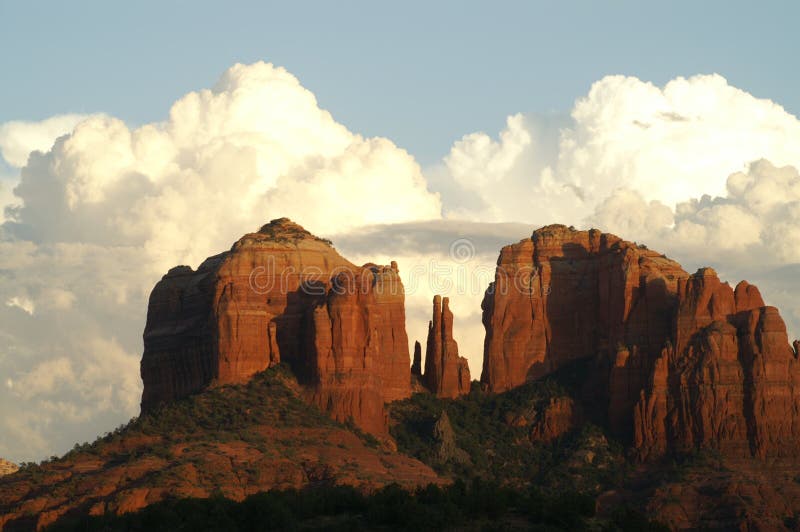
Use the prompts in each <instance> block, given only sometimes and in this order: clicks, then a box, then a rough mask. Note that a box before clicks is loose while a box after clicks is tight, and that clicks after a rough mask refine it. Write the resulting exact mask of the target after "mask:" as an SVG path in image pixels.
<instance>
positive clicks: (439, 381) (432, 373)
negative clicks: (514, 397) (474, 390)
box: [423, 295, 471, 398]
mask: <svg viewBox="0 0 800 532" xmlns="http://www.w3.org/2000/svg"><path fill="white" fill-rule="evenodd" d="M449 302H450V301H449V299H448V298H446V297H445V298H444V299H442V297H441V296H439V295H436V296H434V297H433V318H432V320H431V321H430V322H429V323H428V342H427V347H426V349H425V375H424V376H423V381H424V383H425V387H426V388H428V390H429V391H431V392H432V393H435V394H436V395H438V396H439V397H450V398H453V397H458V396H460V395H464V394H466V393H469V388H470V383H471V381H470V376H469V364H468V363H467V359H466V358H464V357H460V356H458V344H457V343H456V341H455V340H454V339H453V313H452V312H451V311H450V307H449Z"/></svg>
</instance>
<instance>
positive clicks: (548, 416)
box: [531, 397, 583, 442]
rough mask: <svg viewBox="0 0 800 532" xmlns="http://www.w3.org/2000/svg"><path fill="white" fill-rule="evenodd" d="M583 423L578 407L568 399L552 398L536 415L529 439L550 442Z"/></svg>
mask: <svg viewBox="0 0 800 532" xmlns="http://www.w3.org/2000/svg"><path fill="white" fill-rule="evenodd" d="M582 421H583V418H582V416H581V414H580V410H579V408H578V406H577V405H576V404H575V401H573V400H572V398H570V397H554V398H552V399H551V400H550V402H549V403H548V404H547V405H546V406H545V407H544V408H543V409H542V411H541V412H539V413H538V417H537V419H536V421H535V422H534V424H533V427H532V429H531V438H532V439H534V440H537V441H543V442H550V441H553V440H554V439H556V438H558V437H559V436H562V435H563V434H566V433H567V432H569V431H571V430H573V429H574V428H575V427H577V426H579V425H580V423H581V422H582Z"/></svg>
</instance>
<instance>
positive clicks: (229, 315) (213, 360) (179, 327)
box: [141, 218, 410, 433]
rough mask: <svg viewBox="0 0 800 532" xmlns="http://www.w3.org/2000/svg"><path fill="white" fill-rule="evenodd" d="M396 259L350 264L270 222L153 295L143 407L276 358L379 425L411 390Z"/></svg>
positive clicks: (379, 428)
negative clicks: (388, 405)
mask: <svg viewBox="0 0 800 532" xmlns="http://www.w3.org/2000/svg"><path fill="white" fill-rule="evenodd" d="M404 300H405V295H404V292H403V285H402V283H401V281H400V277H399V275H398V272H397V266H396V265H395V264H393V265H392V266H389V267H386V266H377V265H374V264H367V265H365V266H363V267H359V266H356V265H354V264H352V263H350V262H349V261H348V260H346V259H345V258H344V257H342V256H341V255H339V253H338V252H337V251H336V250H335V249H334V248H333V246H332V245H331V243H330V242H328V241H326V240H324V239H320V238H317V237H315V236H314V235H312V234H311V233H309V232H307V231H306V230H305V229H303V228H302V227H300V226H299V225H297V224H295V223H293V222H291V221H290V220H288V219H285V218H283V219H278V220H273V221H272V222H270V223H269V224H267V225H265V226H264V227H262V228H261V230H259V231H258V232H257V233H251V234H247V235H245V236H243V237H242V238H241V239H239V240H238V241H237V242H236V243H235V244H234V245H233V247H232V248H231V249H230V251H227V252H224V253H221V254H219V255H216V256H214V257H210V258H209V259H207V260H206V261H205V262H203V264H202V265H200V267H199V268H198V269H197V271H194V270H192V269H191V268H189V267H188V266H178V267H176V268H173V269H172V270H170V271H169V272H168V273H167V275H165V276H164V278H163V279H162V280H161V281H160V282H159V283H158V284H157V285H156V287H155V288H154V289H153V292H152V294H151V296H150V303H149V307H148V314H147V324H146V327H145V332H144V344H145V349H144V355H143V357H142V363H141V375H142V380H143V382H144V391H143V393H142V411H148V410H150V409H152V408H154V407H155V406H156V405H158V404H159V403H162V402H167V401H172V400H175V399H178V398H180V397H183V396H186V395H188V394H191V393H195V392H198V391H200V390H202V389H204V388H206V387H208V386H211V385H221V384H228V383H240V382H244V381H247V380H248V379H249V378H250V377H252V376H253V375H254V374H255V373H257V372H259V371H263V370H264V369H267V368H268V367H270V366H272V365H275V364H277V363H279V362H281V361H283V362H286V363H287V364H289V365H290V366H291V367H292V369H293V370H294V372H295V373H296V374H297V375H298V378H299V380H300V382H301V383H303V384H304V385H306V386H307V387H308V390H309V393H308V395H309V396H310V397H311V398H313V400H314V401H315V402H316V403H317V404H318V405H319V406H321V407H322V408H323V409H324V410H326V411H328V412H330V413H331V414H332V415H333V416H334V417H335V418H337V419H340V420H342V421H344V420H347V419H349V418H352V419H353V420H354V421H355V422H356V423H357V424H359V425H360V426H362V428H364V429H365V430H368V431H370V432H376V433H384V432H385V431H386V416H385V414H384V411H383V403H384V402H387V401H393V400H396V399H402V398H405V397H408V396H409V395H410V367H409V353H408V339H407V337H406V332H405V309H404Z"/></svg>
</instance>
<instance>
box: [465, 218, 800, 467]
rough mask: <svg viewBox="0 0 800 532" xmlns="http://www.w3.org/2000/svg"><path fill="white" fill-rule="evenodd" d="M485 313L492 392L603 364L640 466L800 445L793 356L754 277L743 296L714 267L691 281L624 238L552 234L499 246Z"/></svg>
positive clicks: (555, 229)
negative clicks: (705, 451) (685, 454)
mask: <svg viewBox="0 0 800 532" xmlns="http://www.w3.org/2000/svg"><path fill="white" fill-rule="evenodd" d="M482 307H483V311H484V314H483V321H484V325H485V327H486V340H485V345H484V367H483V374H482V375H481V380H482V382H483V383H484V384H485V385H486V386H487V387H488V388H489V389H490V390H493V391H503V390H507V389H509V388H512V387H514V386H517V385H519V384H522V383H524V382H525V381H527V380H532V379H536V378H539V377H541V376H544V375H547V374H550V373H552V372H554V371H556V370H557V369H559V368H560V367H562V366H564V365H566V364H569V363H570V362H572V361H575V360H577V359H585V360H593V361H594V362H595V366H594V367H596V368H600V370H598V371H595V372H594V375H593V378H594V379H595V380H597V381H598V382H599V386H598V387H597V389H601V390H605V392H604V397H602V398H601V401H603V402H605V404H606V408H605V414H604V416H605V418H606V419H607V421H608V423H609V425H610V428H611V429H612V431H613V432H614V433H616V434H617V435H618V436H620V437H623V438H624V439H626V440H628V441H629V442H630V443H632V444H633V446H634V447H635V449H636V451H637V453H638V455H639V457H640V458H642V459H647V458H653V457H657V456H659V455H661V454H663V453H664V452H667V451H669V450H687V449H692V448H697V447H711V448H715V449H718V450H720V451H721V452H723V453H724V454H725V455H726V456H737V457H738V456H741V457H745V456H751V455H752V456H757V457H790V456H793V454H794V453H796V452H797V451H798V450H799V449H798V443H797V442H798V440H800V364H798V360H797V349H796V348H795V349H794V350H793V349H792V348H791V347H790V346H789V341H788V337H787V336H786V328H785V325H784V323H783V321H782V320H781V318H780V315H779V314H778V311H777V309H775V308H773V307H766V306H764V302H763V300H762V298H761V295H760V293H759V292H758V289H757V288H756V287H754V286H752V285H749V284H748V283H746V282H744V281H743V282H741V283H740V284H739V285H738V286H737V287H736V290H733V289H732V288H731V287H730V286H729V285H728V284H727V283H722V282H720V280H719V278H718V277H717V274H716V273H715V272H714V271H713V270H712V269H710V268H705V269H701V270H699V271H698V272H697V273H696V274H694V275H691V276H690V275H689V274H688V273H686V272H685V271H684V270H683V269H682V268H681V267H680V265H678V264H677V263H675V262H674V261H671V260H669V259H667V258H666V257H664V256H663V255H660V254H658V253H655V252H653V251H649V250H647V249H646V248H644V247H641V246H637V245H636V244H633V243H630V242H625V241H623V240H621V239H619V238H618V237H616V236H614V235H609V234H603V233H600V232H599V231H597V230H591V231H576V230H573V229H571V228H566V227H564V226H548V227H544V228H542V229H539V230H537V231H535V232H534V233H533V235H532V237H531V238H530V239H526V240H523V241H521V242H519V243H518V244H514V245H511V246H506V247H505V248H503V250H502V251H501V253H500V258H499V260H498V266H497V272H496V275H495V282H494V283H493V284H492V285H491V286H490V287H489V289H488V290H487V292H486V296H485V297H484V301H483V305H482ZM603 368H605V370H603ZM594 400H595V401H597V397H595V399H594Z"/></svg>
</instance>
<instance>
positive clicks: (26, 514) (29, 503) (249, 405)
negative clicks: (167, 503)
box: [0, 367, 441, 531]
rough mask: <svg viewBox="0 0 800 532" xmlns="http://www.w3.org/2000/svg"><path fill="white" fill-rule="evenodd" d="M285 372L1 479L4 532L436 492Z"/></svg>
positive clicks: (170, 410)
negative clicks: (149, 512) (317, 490)
mask: <svg viewBox="0 0 800 532" xmlns="http://www.w3.org/2000/svg"><path fill="white" fill-rule="evenodd" d="M302 394H303V390H302V388H301V387H300V386H299V385H297V383H296V381H295V380H294V377H293V376H291V374H290V373H289V372H288V371H285V370H284V369H283V368H282V367H278V368H274V369H270V370H269V371H268V372H267V373H264V374H257V375H256V376H254V377H253V378H252V380H251V381H250V382H248V383H247V384H245V385H230V386H222V387H216V388H214V389H212V390H208V391H205V392H204V393H202V394H197V395H194V396H192V397H189V398H186V399H183V400H178V401H177V402H173V403H172V404H170V405H167V406H165V407H163V408H160V409H158V411H156V412H152V413H149V414H145V415H143V416H142V417H140V418H139V419H137V420H135V421H132V422H131V423H130V424H129V425H128V426H126V427H124V428H120V429H118V430H116V431H114V432H113V433H110V434H107V435H106V436H105V437H103V438H100V439H98V440H97V441H96V442H95V443H93V444H91V445H90V444H84V445H82V446H76V448H75V450H73V451H71V452H70V453H68V454H67V455H66V456H64V457H63V458H61V459H59V460H57V461H52V462H47V463H43V464H41V465H36V466H27V467H26V468H23V469H22V470H21V471H20V472H18V473H17V474H15V475H11V476H7V477H3V478H0V530H4V531H6V530H33V529H40V528H42V527H44V526H47V525H49V524H51V523H54V522H56V521H58V520H59V519H60V518H62V517H70V516H75V515H81V514H87V513H88V514H91V515H102V514H105V513H110V514H120V513H126V512H131V511H135V510H138V509H140V508H142V507H144V506H147V505H149V504H152V503H154V502H158V501H161V500H164V499H165V498H174V497H178V498H180V497H209V496H211V495H213V494H221V495H224V496H225V497H227V498H229V499H233V500H243V499H244V498H245V497H247V496H248V495H252V494H254V493H258V492H261V491H265V490H269V489H283V488H300V487H303V486H308V485H314V484H320V483H324V484H327V485H339V484H341V485H349V486H355V487H358V488H361V489H366V490H369V489H372V488H375V487H378V486H383V485H386V484H390V483H394V482H396V483H399V484H400V485H402V486H405V487H407V488H408V487H414V486H418V485H427V484H428V483H430V482H434V483H440V482H441V481H440V479H439V477H438V476H437V475H436V474H435V473H434V472H433V471H432V470H431V469H430V468H429V467H428V466H426V465H424V464H422V463H421V462H419V461H417V460H415V459H412V458H409V457H407V456H405V455H402V454H398V453H396V452H393V451H391V450H388V449H387V448H384V447H381V446H380V445H379V443H378V442H377V440H375V439H374V438H372V437H370V436H366V435H365V434H363V433H358V432H354V431H352V430H350V429H348V428H347V427H345V426H343V425H341V424H339V423H337V422H335V421H333V420H331V419H330V418H329V417H328V416H326V415H324V414H323V413H322V412H321V411H320V410H318V409H317V408H316V407H314V406H311V405H308V404H307V403H306V402H305V401H304V400H303V399H302V398H301V395H302Z"/></svg>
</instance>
